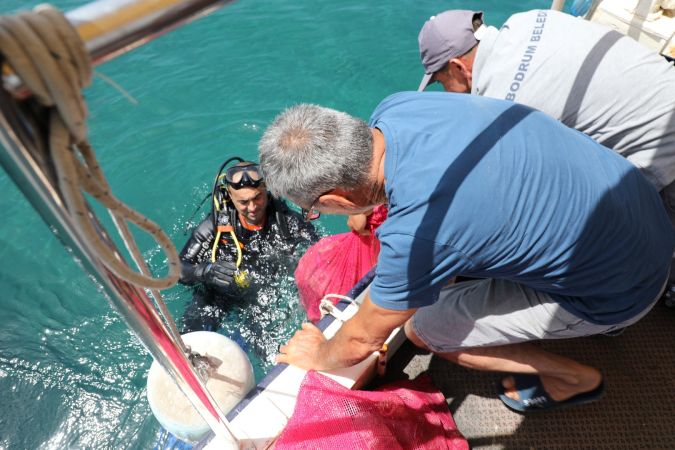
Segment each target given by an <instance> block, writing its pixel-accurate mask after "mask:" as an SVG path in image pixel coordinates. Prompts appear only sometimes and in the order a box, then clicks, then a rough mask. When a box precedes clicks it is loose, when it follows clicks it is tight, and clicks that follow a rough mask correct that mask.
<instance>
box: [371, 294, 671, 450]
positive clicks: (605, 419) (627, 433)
mask: <svg viewBox="0 0 675 450" xmlns="http://www.w3.org/2000/svg"><path fill="white" fill-rule="evenodd" d="M541 345H542V346H543V347H544V348H546V349H547V350H550V351H552V352H555V353H559V354H562V355H565V356H568V357H570V358H573V359H576V360H578V361H580V362H584V363H587V364H589V365H593V366H595V367H598V368H600V370H601V371H602V372H603V374H604V376H605V386H606V394H605V397H604V398H603V399H601V400H599V401H597V402H595V403H591V404H588V405H584V406H577V407H571V408H568V409H562V410H558V411H552V412H539V413H534V414H530V415H526V416H525V415H520V414H517V413H514V412H512V411H511V410H509V409H507V408H506V407H505V406H504V405H503V404H502V402H501V401H500V400H499V399H498V398H497V395H496V388H495V385H496V383H497V382H498V381H499V380H500V378H501V376H500V374H496V373H487V372H478V371H473V370H468V369H464V368H462V367H459V366H457V365H455V364H452V363H449V362H447V361H445V360H443V359H441V358H439V357H436V356H432V355H429V354H426V353H422V352H421V351H420V350H418V349H416V348H415V347H414V346H413V345H412V344H411V343H410V342H406V343H405V344H404V345H403V346H402V347H401V349H400V350H399V351H398V353H397V355H396V358H395V359H394V360H393V361H391V362H390V364H389V366H388V369H387V374H386V375H385V377H384V378H383V379H382V380H381V381H382V382H387V381H392V380H395V379H402V378H415V377H416V376H417V375H419V374H420V373H422V372H425V371H427V372H428V373H429V375H430V376H431V377H432V379H433V381H434V383H435V384H436V386H437V387H438V388H439V389H440V390H441V392H443V394H444V395H445V397H446V401H447V403H448V406H449V407H450V411H452V414H453V417H454V419H455V422H456V423H457V427H458V428H459V430H460V431H461V432H462V433H463V434H464V436H465V437H466V438H467V439H468V441H469V444H470V445H471V448H473V449H543V448H573V449H581V448H587V449H612V450H614V449H631V450H632V449H672V448H675V308H668V307H666V306H665V305H664V304H663V302H660V303H659V304H657V306H656V307H655V308H654V309H653V310H652V311H651V312H650V313H649V314H648V315H647V316H646V317H645V318H644V319H642V320H641V321H640V322H638V323H637V324H635V325H633V326H631V327H629V328H628V329H626V331H625V332H624V333H623V334H621V335H619V336H617V337H608V336H593V337H589V338H579V339H570V340H564V341H546V342H542V343H541Z"/></svg>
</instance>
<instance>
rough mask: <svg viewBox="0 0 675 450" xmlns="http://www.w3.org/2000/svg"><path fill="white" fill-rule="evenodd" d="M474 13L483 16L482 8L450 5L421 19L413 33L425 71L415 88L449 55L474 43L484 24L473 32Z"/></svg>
mask: <svg viewBox="0 0 675 450" xmlns="http://www.w3.org/2000/svg"><path fill="white" fill-rule="evenodd" d="M476 14H479V15H480V18H481V20H482V19H483V12H482V11H469V10H466V9H451V10H449V11H445V12H442V13H440V14H438V15H436V16H431V17H430V18H429V20H427V21H426V22H425V23H424V26H423V27H422V30H421V31H420V34H419V36H418V37H417V40H418V41H419V44H420V56H421V57H422V65H423V66H424V72H425V75H424V77H423V78H422V82H421V83H420V87H419V88H417V90H418V91H423V90H424V89H425V88H426V87H427V85H428V84H429V81H431V77H432V76H433V75H434V72H437V71H438V70H440V69H442V68H443V66H445V65H446V64H447V63H448V61H449V60H450V59H452V58H456V57H458V56H461V55H463V54H465V53H466V52H468V51H469V50H471V49H472V48H473V47H474V46H475V45H476V44H478V41H480V36H481V35H482V29H483V27H484V26H481V28H479V29H478V30H476V32H475V33H474V31H473V18H474V16H475V15H476Z"/></svg>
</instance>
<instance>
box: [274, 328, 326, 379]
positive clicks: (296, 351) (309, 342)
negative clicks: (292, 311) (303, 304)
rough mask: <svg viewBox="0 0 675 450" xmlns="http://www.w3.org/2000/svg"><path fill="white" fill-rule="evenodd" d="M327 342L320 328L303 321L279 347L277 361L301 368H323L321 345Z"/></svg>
mask: <svg viewBox="0 0 675 450" xmlns="http://www.w3.org/2000/svg"><path fill="white" fill-rule="evenodd" d="M326 342H327V339H326V337H325V336H324V335H323V333H322V332H321V330H319V329H318V328H317V327H316V326H314V325H312V324H311V323H303V324H302V329H300V330H298V331H296V332H295V335H293V337H292V338H291V340H290V341H288V343H287V344H286V345H282V346H281V347H279V354H278V355H277V358H276V360H277V363H285V364H291V365H294V366H296V367H299V368H301V369H305V370H310V369H315V370H323V369H324V367H322V364H321V355H322V352H321V346H322V345H324V344H325V343H326Z"/></svg>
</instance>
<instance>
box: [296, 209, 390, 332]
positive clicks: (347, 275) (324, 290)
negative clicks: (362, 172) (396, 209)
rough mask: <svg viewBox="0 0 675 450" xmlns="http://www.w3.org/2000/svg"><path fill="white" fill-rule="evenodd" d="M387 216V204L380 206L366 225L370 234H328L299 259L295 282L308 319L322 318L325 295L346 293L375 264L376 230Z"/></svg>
mask: <svg viewBox="0 0 675 450" xmlns="http://www.w3.org/2000/svg"><path fill="white" fill-rule="evenodd" d="M386 217H387V209H386V207H384V206H378V207H376V208H375V209H374V210H373V213H372V214H371V215H370V216H369V217H368V221H367V224H366V228H367V229H368V230H369V231H370V236H362V235H359V234H357V233H355V232H349V233H342V234H336V235H333V236H327V237H325V238H323V239H321V240H320V241H319V242H317V243H316V244H314V245H313V246H311V247H310V248H309V249H308V250H307V253H305V254H304V255H303V257H302V258H300V261H299V262H298V267H297V268H296V269H295V282H296V283H297V285H298V292H299V294H300V302H301V303H302V306H304V307H305V311H307V317H308V318H309V320H311V321H312V322H317V321H318V320H319V319H321V312H320V311H319V303H320V302H321V299H322V298H323V297H324V296H325V295H326V294H339V295H345V294H347V293H348V292H349V290H350V289H351V288H352V286H354V285H355V284H356V283H357V282H358V281H359V280H360V279H361V278H362V277H363V276H364V275H365V274H366V273H368V271H369V270H370V269H371V268H372V267H373V266H374V265H375V263H376V262H377V256H378V254H379V253H380V242H379V241H378V240H377V237H375V229H376V228H377V227H378V226H379V225H380V224H381V223H382V222H384V219H385V218H386ZM332 301H333V303H336V302H337V301H338V300H336V299H332Z"/></svg>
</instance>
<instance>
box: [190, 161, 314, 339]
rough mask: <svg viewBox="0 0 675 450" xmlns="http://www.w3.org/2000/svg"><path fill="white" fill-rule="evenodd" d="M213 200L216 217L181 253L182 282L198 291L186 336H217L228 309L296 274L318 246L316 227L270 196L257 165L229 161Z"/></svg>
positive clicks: (206, 221)
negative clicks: (271, 281) (260, 287)
mask: <svg viewBox="0 0 675 450" xmlns="http://www.w3.org/2000/svg"><path fill="white" fill-rule="evenodd" d="M235 161H237V164H235V165H232V166H230V167H228V165H229V164H231V163H233V162H235ZM223 171H224V172H225V173H223ZM211 196H212V211H211V214H209V216H208V217H206V218H205V219H204V220H203V221H202V222H201V223H200V224H199V225H198V226H197V227H196V228H195V229H194V230H193V232H192V236H191V237H190V239H189V240H188V241H187V243H186V244H185V246H184V247H183V250H182V251H181V253H180V259H181V264H182V269H181V278H180V282H181V283H183V284H185V285H190V286H192V285H194V286H195V291H194V296H193V301H192V303H191V304H190V305H189V306H188V308H187V310H186V312H185V314H184V316H183V332H184V333H185V332H189V331H198V330H211V331H215V330H217V329H218V328H219V326H220V323H221V321H222V319H223V316H224V314H225V312H226V310H227V307H228V305H231V304H233V303H239V304H241V302H243V301H246V299H250V295H253V294H254V293H255V292H256V284H260V283H265V281H266V280H265V277H266V276H267V277H269V276H275V275H277V273H278V272H279V270H278V269H279V268H282V267H285V268H289V267H290V266H292V267H291V273H292V270H293V268H294V267H295V264H297V260H298V259H299V258H300V256H301V254H299V253H301V252H304V250H306V249H307V247H308V246H309V245H311V244H312V243H314V242H316V241H317V240H318V235H317V233H316V231H315V230H314V227H313V226H312V225H311V223H309V222H306V221H304V220H303V218H302V217H301V215H300V214H299V213H297V212H295V211H292V210H291V209H290V208H289V207H288V206H287V205H286V203H284V202H283V201H282V200H280V199H277V198H275V197H274V196H272V195H271V194H270V193H268V192H267V189H266V187H265V182H264V180H263V176H262V173H261V172H260V169H259V167H258V164H256V163H254V162H251V161H244V160H242V159H241V158H238V157H234V158H230V159H228V160H227V161H225V162H224V163H223V164H222V165H221V167H220V170H219V171H218V175H217V176H216V179H215V182H214V185H213V190H212V195H211ZM261 274H262V275H261Z"/></svg>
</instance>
